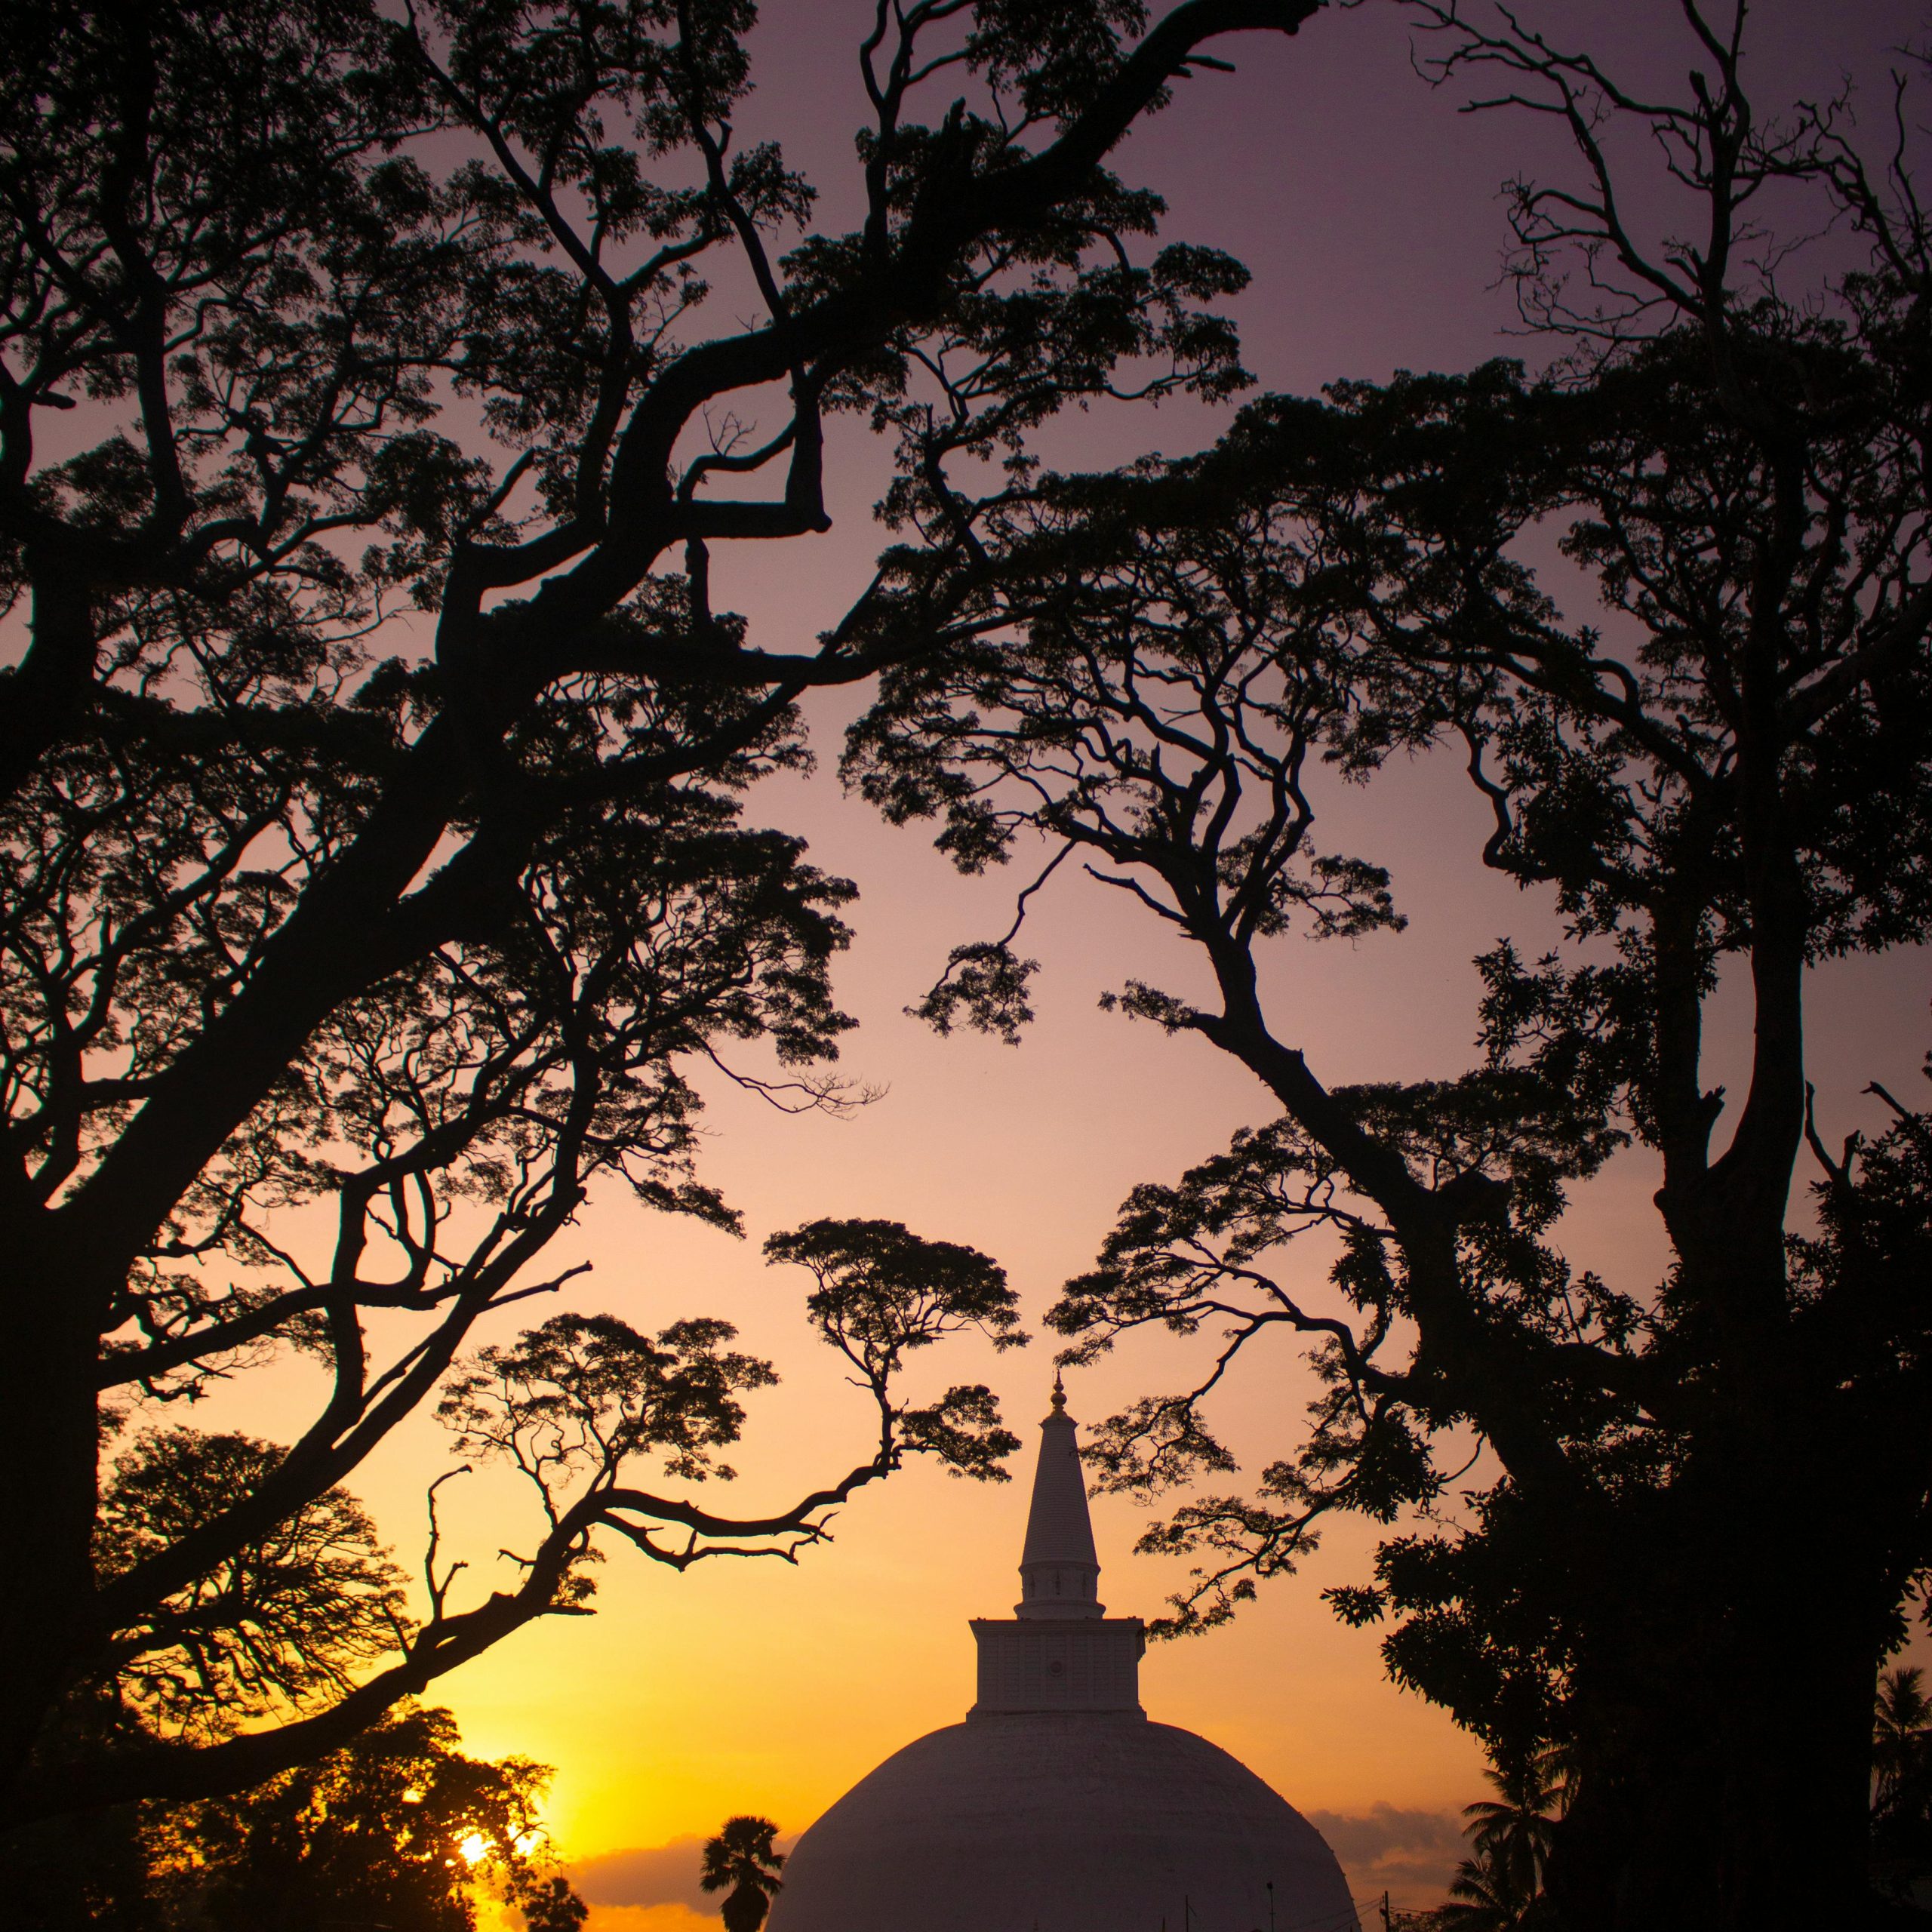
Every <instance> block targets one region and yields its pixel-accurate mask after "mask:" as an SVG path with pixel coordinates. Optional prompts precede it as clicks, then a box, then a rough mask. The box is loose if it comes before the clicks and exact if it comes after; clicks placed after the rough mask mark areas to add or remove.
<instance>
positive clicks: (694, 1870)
mask: <svg viewBox="0 0 1932 1932" xmlns="http://www.w3.org/2000/svg"><path fill="white" fill-rule="evenodd" d="M796 1842H797V1835H796V1834H795V1833H794V1834H792V1835H790V1836H788V1837H783V1838H780V1839H779V1840H778V1849H779V1850H780V1851H781V1852H784V1851H789V1850H791V1848H792V1845H793V1844H795V1843H796ZM703 1868H704V1840H703V1838H701V1837H700V1836H698V1835H696V1834H695V1833H694V1835H692V1836H691V1837H689V1838H672V1840H671V1841H670V1842H669V1844H650V1845H632V1846H630V1847H627V1848H626V1850H623V1851H606V1852H601V1853H600V1854H598V1856H597V1857H595V1858H585V1859H580V1860H578V1862H577V1863H576V1864H574V1866H571V1884H573V1885H574V1886H575V1887H577V1895H578V1897H580V1898H581V1899H582V1900H583V1902H584V1903H585V1904H586V1905H589V1906H605V1907H610V1908H617V1907H620V1906H621V1907H629V1906H681V1907H683V1908H684V1909H685V1911H686V1912H697V1913H700V1914H702V1915H703V1917H704V1918H706V1920H707V1921H710V1922H712V1923H715V1921H716V1919H717V1917H718V1898H717V1897H716V1895H715V1894H712V1893H707V1892H706V1891H705V1890H704V1889H703V1887H702V1886H700V1884H699V1883H698V1875H699V1874H700V1872H702V1871H703ZM634 1922H635V1923H637V1924H639V1925H640V1927H641V1926H642V1924H643V1921H632V1919H630V1918H610V1919H609V1920H608V1924H610V1926H611V1932H617V1927H619V1926H620V1925H623V1926H626V1927H629V1925H631V1924H632V1923H634ZM682 1922H683V1921H681V1920H680V1919H679V1918H677V1917H676V1916H675V1915H667V1916H666V1918H664V1919H663V1921H662V1925H663V1932H672V1928H673V1927H676V1926H678V1925H679V1924H682ZM596 1923H597V1921H595V1919H593V1920H592V1924H593V1926H594V1925H595V1924H596ZM658 1925H659V1921H657V1920H655V1919H654V1920H652V1921H650V1927H651V1932H657V1928H658Z"/></svg>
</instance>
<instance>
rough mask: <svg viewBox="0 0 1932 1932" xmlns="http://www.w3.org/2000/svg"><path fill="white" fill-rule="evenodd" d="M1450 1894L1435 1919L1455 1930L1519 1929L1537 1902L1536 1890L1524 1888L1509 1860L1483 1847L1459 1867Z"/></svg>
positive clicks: (1499, 1931) (1507, 1931) (1493, 1931)
mask: <svg viewBox="0 0 1932 1932" xmlns="http://www.w3.org/2000/svg"><path fill="white" fill-rule="evenodd" d="M1449 1897H1450V1900H1451V1903H1449V1904H1447V1905H1445V1906H1443V1907H1442V1908H1441V1909H1440V1910H1439V1911H1438V1912H1437V1914H1436V1920H1437V1922H1438V1924H1441V1925H1442V1926H1444V1927H1453V1928H1454V1932H1518V1927H1521V1926H1522V1925H1523V1924H1524V1922H1525V1918H1524V1915H1525V1914H1527V1912H1528V1911H1529V1910H1530V1908H1531V1906H1533V1905H1534V1903H1535V1902H1536V1894H1535V1892H1534V1890H1524V1888H1523V1886H1522V1884H1521V1878H1520V1876H1519V1875H1518V1873H1517V1872H1515V1870H1514V1869H1512V1866H1510V1865H1509V1863H1506V1862H1505V1861H1504V1860H1502V1859H1500V1858H1499V1857H1498V1856H1497V1854H1496V1853H1495V1852H1494V1850H1478V1851H1477V1853H1476V1854H1475V1857H1473V1858H1466V1859H1464V1860H1463V1861H1462V1863H1460V1865H1458V1866H1457V1867H1456V1875H1455V1877H1454V1878H1451V1880H1450V1881H1449Z"/></svg>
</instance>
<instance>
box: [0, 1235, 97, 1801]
mask: <svg viewBox="0 0 1932 1932" xmlns="http://www.w3.org/2000/svg"><path fill="white" fill-rule="evenodd" d="M36 1222H38V1223H41V1224H42V1225H41V1226H40V1227H38V1228H36V1227H35V1226H33V1225H32V1224H33V1223H36ZM44 1226H45V1220H44V1217H43V1216H42V1215H41V1214H39V1213H38V1211H30V1213H29V1215H28V1216H27V1217H14V1216H7V1217H0V1246H4V1248H5V1255H6V1260H5V1269H6V1279H5V1287H4V1290H0V1293H4V1296H5V1306H6V1311H7V1324H6V1330H7V1333H6V1346H5V1348H4V1349H0V1468H4V1469H6V1470H7V1471H8V1472H9V1477H8V1481H7V1483H6V1484H5V1486H4V1490H0V1548H4V1549H6V1551H7V1552H8V1558H9V1567H8V1575H7V1577H6V1579H5V1583H4V1585H0V1790H15V1789H18V1786H19V1784H20V1780H21V1779H22V1777H23V1775H24V1774H25V1773H26V1770H27V1767H28V1763H29V1757H30V1755H31V1753H32V1751H33V1749H34V1747H35V1743H36V1742H37V1741H38V1737H39V1734H40V1732H41V1730H42V1726H43V1724H45V1721H46V1718H47V1716H48V1712H50V1711H51V1709H52V1708H53V1707H54V1704H55V1703H56V1702H57V1700H59V1698H60V1697H61V1695H62V1694H63V1691H64V1690H65V1688H66V1684H67V1683H68V1681H69V1678H70V1675H71V1673H72V1669H73V1663H74V1659H75V1656H76V1654H78V1653H79V1652H80V1651H82V1650H83V1649H84V1648H85V1646H86V1644H87V1641H88V1637H89V1635H91V1625H92V1621H93V1617H92V1604H93V1596H94V1568H93V1560H92V1559H93V1552H92V1548H91V1543H92V1532H93V1524H94V1509H95V1503H96V1481H97V1467H98V1460H99V1448H100V1425H99V1420H98V1418H97V1413H96V1408H95V1403H94V1370H95V1363H96V1359H97V1346H96V1337H95V1325H96V1324H94V1323H92V1322H91V1321H88V1320H86V1319H85V1313H86V1311H87V1309H88V1307H89V1306H91V1297H90V1295H89V1294H88V1292H87V1287H86V1284H84V1283H83V1282H82V1281H77V1280H76V1279H75V1273H76V1272H77V1271H75V1269H73V1267H72V1265H71V1262H70V1261H69V1260H68V1259H67V1258H66V1257H56V1256H54V1255H53V1254H49V1253H48V1252H47V1251H46V1244H45V1242H44V1241H42V1240H37V1239H36V1238H35V1236H36V1235H39V1234H42V1233H43V1232H44Z"/></svg>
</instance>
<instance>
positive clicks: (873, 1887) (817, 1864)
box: [768, 1383, 1359, 1932]
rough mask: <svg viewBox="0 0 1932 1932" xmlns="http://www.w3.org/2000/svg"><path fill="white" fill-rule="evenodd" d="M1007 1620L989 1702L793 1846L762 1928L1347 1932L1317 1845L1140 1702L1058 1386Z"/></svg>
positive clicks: (984, 1641)
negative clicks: (1102, 1590)
mask: <svg viewBox="0 0 1932 1932" xmlns="http://www.w3.org/2000/svg"><path fill="white" fill-rule="evenodd" d="M1020 1578H1021V1585H1022V1592H1021V1598H1020V1601H1019V1603H1018V1604H1016V1605H1015V1606H1014V1614H1013V1616H1012V1617H1011V1618H1000V1619H992V1618H976V1619H975V1620H974V1623H973V1626H972V1629H973V1635H974V1641H976V1642H977V1644H978V1646H979V1653H980V1657H979V1662H980V1680H979V1693H980V1694H979V1701H978V1702H977V1703H975V1704H974V1706H973V1708H972V1709H971V1711H970V1712H968V1714H967V1718H966V1721H965V1722H964V1724H949V1725H948V1726H947V1727H946V1729H945V1730H935V1731H934V1732H932V1733H931V1734H930V1735H928V1736H927V1737H921V1738H920V1739H919V1740H918V1741H917V1742H916V1743H912V1744H909V1745H907V1746H906V1748H905V1749H904V1750H903V1751H900V1752H895V1753H894V1755H892V1756H891V1757H890V1758H887V1760H886V1761H885V1762H884V1764H881V1765H880V1766H879V1767H878V1770H875V1771H874V1772H872V1774H870V1775H869V1777H864V1778H862V1779H861V1780H860V1781H859V1783H857V1784H856V1785H854V1786H853V1787H852V1789H851V1790H850V1791H848V1792H847V1793H846V1794H845V1795H844V1797H843V1798H841V1799H839V1801H838V1803H837V1804H835V1805H833V1806H832V1808H831V1809H830V1810H829V1811H827V1812H826V1814H825V1815H824V1817H822V1818H820V1820H819V1821H818V1823H817V1824H815V1825H814V1826H813V1827H812V1828H811V1830H810V1831H808V1832H806V1833H805V1835H804V1837H803V1838H801V1839H800V1840H799V1841H798V1848H797V1849H796V1850H795V1851H794V1852H793V1853H792V1856H791V1857H790V1858H789V1860H787V1861H786V1866H785V1885H784V1889H783V1890H782V1891H781V1892H780V1894H778V1897H777V1900H776V1902H775V1903H774V1906H773V1908H772V1915H771V1921H770V1926H769V1928H768V1932H1163V1928H1164V1932H1269V1928H1270V1927H1272V1932H1359V1927H1358V1920H1357V1918H1356V1916H1355V1909H1354V1907H1353V1906H1352V1905H1351V1904H1350V1903H1349V1888H1348V1885H1347V1883H1346V1881H1345V1880H1344V1879H1343V1876H1342V1870H1341V1867H1340V1866H1339V1865H1337V1863H1336V1862H1335V1854H1334V1853H1333V1852H1332V1851H1331V1850H1329V1849H1328V1847H1327V1843H1326V1842H1325V1841H1324V1839H1323V1838H1322V1836H1321V1833H1320V1832H1318V1831H1317V1830H1316V1829H1315V1827H1314V1826H1312V1825H1311V1824H1310V1823H1309V1822H1308V1820H1306V1818H1304V1817H1302V1816H1301V1814H1300V1813H1299V1812H1298V1811H1297V1810H1294V1808H1293V1807H1291V1805H1289V1804H1287V1802H1286V1801H1285V1800H1284V1799H1283V1798H1281V1797H1280V1796H1278V1795H1277V1794H1276V1793H1275V1792H1274V1791H1272V1790H1271V1789H1269V1786H1266V1784H1264V1783H1263V1782H1262V1781H1261V1780H1260V1779H1259V1778H1258V1777H1256V1776H1255V1775H1254V1773H1253V1772H1252V1771H1251V1770H1248V1769H1247V1767H1246V1766H1245V1765H1244V1764H1241V1763H1239V1762H1238V1761H1237V1760H1236V1759H1235V1758H1231V1757H1229V1755H1228V1754H1227V1752H1225V1751H1223V1750H1222V1749H1220V1748H1219V1747H1218V1746H1215V1745H1212V1744H1210V1743H1208V1742H1207V1740H1206V1739H1205V1738H1204V1737H1195V1734H1193V1732H1192V1731H1189V1730H1177V1729H1176V1728H1175V1727H1174V1726H1173V1725H1171V1724H1150V1723H1149V1721H1148V1720H1147V1715H1146V1712H1144V1711H1143V1710H1142V1709H1141V1708H1140V1655H1141V1652H1142V1651H1143V1650H1144V1649H1145V1648H1146V1626H1144V1625H1143V1623H1141V1621H1140V1619H1139V1618H1138V1617H1109V1616H1108V1615H1106V1611H1105V1607H1104V1606H1103V1604H1101V1603H1100V1601H1099V1600H1098V1585H1099V1582H1100V1564H1099V1562H1098V1561H1097V1560H1096V1558H1095V1557H1094V1532H1093V1527H1092V1525H1091V1523H1090V1522H1089V1521H1088V1514H1087V1487H1086V1484H1085V1483H1084V1481H1083V1480H1082V1478H1081V1471H1080V1450H1079V1446H1078V1441H1076V1439H1075V1429H1074V1423H1073V1418H1072V1417H1071V1416H1069V1414H1067V1413H1066V1397H1065V1395H1064V1394H1063V1392H1062V1390H1061V1389H1060V1386H1059V1385H1058V1383H1055V1385H1054V1402H1053V1411H1052V1413H1051V1414H1050V1415H1048V1417H1047V1418H1046V1420H1045V1421H1044V1423H1042V1424H1041V1441H1040V1461H1039V1467H1038V1470H1037V1471H1036V1472H1035V1475H1034V1478H1033V1502H1032V1511H1031V1512H1030V1514H1029V1516H1028V1518H1027V1523H1026V1550H1025V1553H1024V1555H1023V1557H1022V1558H1021V1561H1020Z"/></svg>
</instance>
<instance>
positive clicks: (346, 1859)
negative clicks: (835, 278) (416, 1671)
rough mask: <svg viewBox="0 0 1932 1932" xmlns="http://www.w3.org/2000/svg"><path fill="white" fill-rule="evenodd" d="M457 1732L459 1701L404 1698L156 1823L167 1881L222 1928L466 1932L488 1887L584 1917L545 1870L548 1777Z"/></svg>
mask: <svg viewBox="0 0 1932 1932" xmlns="http://www.w3.org/2000/svg"><path fill="white" fill-rule="evenodd" d="M459 1743H460V1738H459V1736H458V1734H457V1725H456V1721H455V1719H454V1718H452V1717H451V1715H450V1713H449V1712H448V1711H443V1710H426V1709H420V1708H417V1707H414V1706H404V1707H401V1708H399V1709H395V1710H392V1712H389V1714H388V1715H386V1717H385V1718H383V1719H382V1720H380V1721H379V1722H378V1723H377V1724H374V1725H372V1726H371V1727H370V1728H369V1729H368V1730H365V1731H364V1732H363V1733H361V1734H360V1735H359V1736H358V1737H356V1738H355V1740H354V1741H353V1742H352V1743H350V1744H349V1745H347V1746H344V1747H343V1749H341V1750H340V1751H337V1752H331V1753H330V1754H329V1755H328V1757H326V1758H323V1759H321V1761H318V1763H316V1764H312V1765H306V1766H302V1767H298V1768H297V1769H296V1770H291V1771H287V1772H284V1773H282V1774H280V1775H279V1776H278V1777H275V1778H274V1779H272V1780H269V1782H268V1783H266V1784H264V1785H263V1786H260V1788H259V1789H256V1790H254V1791H252V1792H248V1793H246V1794H245V1795H242V1796H240V1797H237V1798H214V1799H208V1800H205V1801H202V1802H200V1803H198V1804H190V1805H186V1806H183V1807H179V1808H178V1809H177V1810H174V1811H172V1812H171V1813H168V1814H166V1815H165V1823H162V1824H160V1825H158V1826H157V1827H156V1837H157V1840H158V1844H157V1850H158V1854H159V1856H158V1857H157V1859H156V1866H157V1872H156V1881H157V1883H158V1887H159V1888H160V1889H161V1890H162V1892H163V1894H164V1895H165V1896H166V1895H168V1894H172V1898H171V1903H173V1905H174V1909H175V1910H176V1912H177V1914H178V1915H181V1916H184V1917H185V1918H186V1919H187V1921H188V1922H189V1924H194V1923H196V1922H197V1921H198V1923H199V1924H202V1925H204V1926H205V1927H208V1928H209V1932H257V1928H259V1927H265V1926H270V1925H272V1926H275V1927H278V1928H285V1932H323V1928H325V1927H329V1926H333V1925H337V1924H343V1923H350V1924H354V1923H358V1922H359V1923H367V1924H379V1925H386V1926H389V1927H393V1928H394V1932H469V1929H470V1928H471V1927H473V1926H474V1925H475V1922H476V1903H477V1898H478V1893H479V1890H494V1891H496V1892H499V1893H500V1894H503V1895H505V1896H507V1897H510V1898H512V1899H513V1900H521V1898H522V1897H524V1896H525V1895H526V1894H528V1896H529V1897H531V1899H532V1900H533V1901H534V1904H535V1907H536V1909H537V1911H538V1912H540V1913H546V1914H547V1915H549V1919H550V1921H551V1922H552V1924H562V1925H565V1926H569V1925H570V1924H572V1923H573V1922H574V1923H575V1924H581V1923H582V1922H583V1916H584V1913H583V1906H582V1904H581V1903H580V1902H579V1901H577V1900H576V1898H575V1894H574V1893H572V1892H571V1890H570V1887H569V1886H568V1883H559V1882H558V1874H557V1873H555V1872H554V1871H546V1870H545V1869H543V1857H542V1855H541V1854H542V1847H543V1839H542V1833H541V1828H540V1825H539V1823H538V1821H537V1813H536V1808H535V1807H536V1803H537V1798H538V1796H539V1795H540V1793H541V1792H542V1790H543V1786H544V1785H545V1783H546V1782H547V1781H548V1779H549V1775H550V1774H549V1771H548V1770H547V1769H546V1767H544V1766H543V1765H540V1764H533V1763H531V1761H529V1760H528V1759H527V1758H503V1759H501V1760H500V1761H497V1762H496V1763H494V1764H492V1763H488V1762H486V1761H483V1760H481V1759H478V1758H469V1757H466V1756H465V1755H463V1752H461V1751H460V1749H458V1748H457V1747H458V1745H459ZM573 1907H574V1909H575V1913H576V1917H575V1919H574V1921H573V1920H572V1918H571V1910H572V1908H573Z"/></svg>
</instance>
